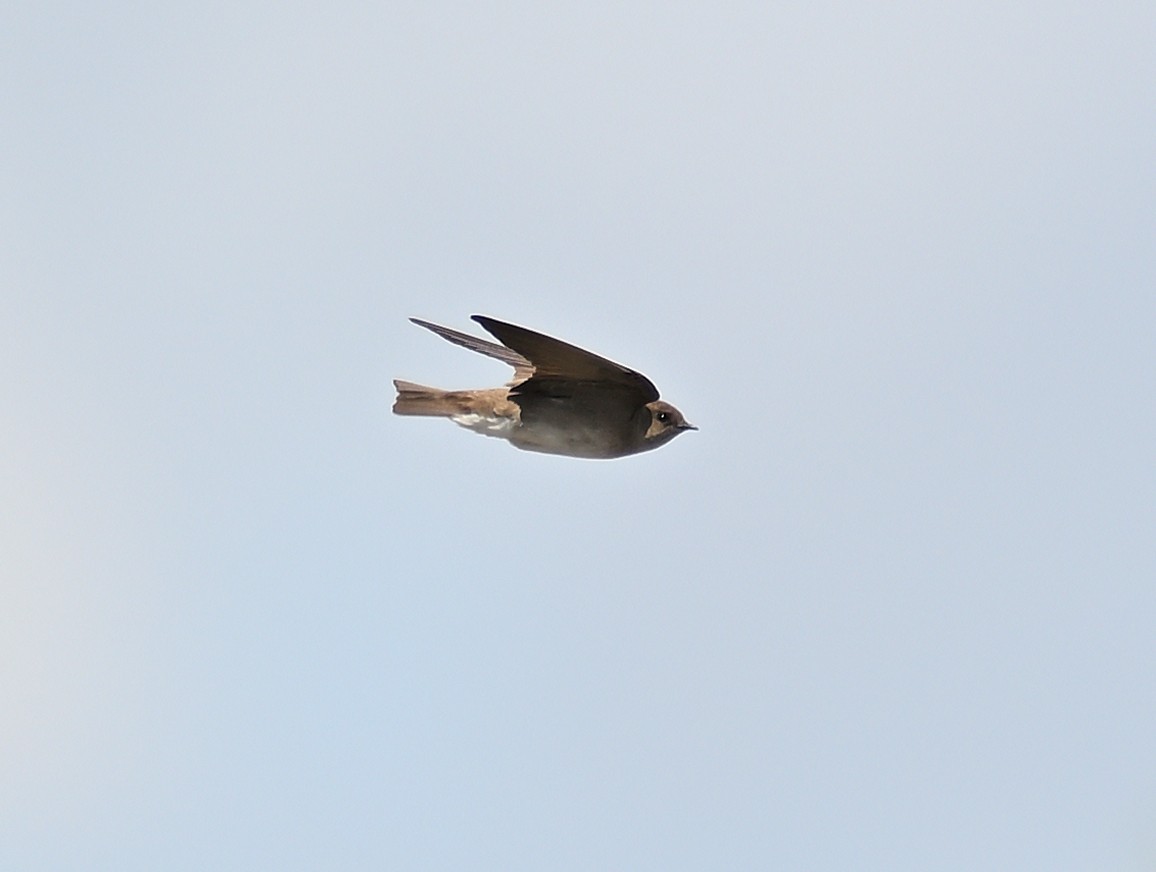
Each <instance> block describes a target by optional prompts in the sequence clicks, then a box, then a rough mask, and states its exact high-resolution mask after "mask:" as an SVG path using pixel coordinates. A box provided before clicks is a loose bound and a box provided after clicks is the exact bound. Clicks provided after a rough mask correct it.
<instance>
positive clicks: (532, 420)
mask: <svg viewBox="0 0 1156 872" xmlns="http://www.w3.org/2000/svg"><path fill="white" fill-rule="evenodd" d="M473 320H474V321H476V322H477V323H478V324H480V325H481V326H482V327H483V328H485V330H486V331H487V332H488V333H490V334H491V335H492V336H494V337H495V338H496V339H497V340H498V341H499V342H501V343H502V344H501V345H498V344H496V343H494V342H490V341H488V340H486V339H479V338H478V337H476V336H471V335H469V334H468V333H461V332H459V331H457V330H453V329H451V328H449V327H442V326H440V325H438V324H432V323H430V322H429V321H423V320H421V319H420V318H410V321H411V322H413V323H414V324H417V325H418V326H419V327H424V328H425V329H427V330H431V331H433V332H434V333H436V334H437V335H438V336H440V337H442V338H443V339H445V340H447V341H449V342H452V343H454V344H455V345H460V346H462V347H463V348H468V349H470V350H471V351H476V352H478V353H479V354H484V355H486V356H488V357H493V358H496V359H497V360H500V361H502V362H503V363H506V364H509V365H510V366H512V367H513V368H514V378H513V379H512V380H511V381H510V382H509V383H508V384H506V385H505V386H504V387H500V388H486V389H482V390H464V391H443V390H440V389H438V388H431V387H426V386H425V385H420V384H415V383H413V382H409V381H403V380H401V379H395V380H394V382H393V384H394V387H395V388H397V400H396V402H395V403H394V405H393V412H394V414H396V415H413V416H426V417H436V418H449V419H450V420H451V421H453V422H454V423H456V424H458V425H460V426H462V427H465V428H466V429H467V430H472V431H473V432H475V433H481V434H483V435H486V436H494V437H497V438H500V439H505V440H506V441H508V442H509V443H510V444H511V445H513V446H514V447H515V448H520V449H522V450H523V451H536V452H540V453H543V454H558V455H563V456H566V457H581V458H590V459H600V460H608V459H612V458H617V457H626V456H628V455H631V454H639V453H641V452H643V451H651V450H653V449H655V448H659V447H661V446H663V445H665V444H666V443H667V442H669V441H670V440H672V439H673V438H674V437H675V436H678V435H679V434H680V433H684V432H686V431H687V430H697V429H698V427H696V426H694V425H693V424H691V423H689V422H688V421H687V420H686V418H684V417H683V415H682V412H680V411H679V410H678V409H676V408H675V407H674V406H672V405H671V404H670V403H667V402H664V401H663V400H660V399H659V398H658V396H659V395H658V388H656V387H655V386H654V383H653V382H651V381H650V379H648V378H647V377H646V376H644V375H642V374H641V373H638V372H635V371H634V370H632V369H628V368H627V367H625V366H622V365H621V364H618V363H614V362H613V361H611V360H607V359H606V358H604V357H599V356H598V355H597V354H593V353H591V352H589V351H585V350H584V349H581V348H578V347H577V346H575V345H570V344H569V343H567V342H562V341H561V340H559V339H554V338H553V337H550V336H546V335H544V334H542V333H536V332H534V331H533V330H528V329H526V328H525V327H518V326H517V325H515V324H507V323H506V322H504V321H499V320H497V319H496V318H490V317H487V316H485V315H474V316H473Z"/></svg>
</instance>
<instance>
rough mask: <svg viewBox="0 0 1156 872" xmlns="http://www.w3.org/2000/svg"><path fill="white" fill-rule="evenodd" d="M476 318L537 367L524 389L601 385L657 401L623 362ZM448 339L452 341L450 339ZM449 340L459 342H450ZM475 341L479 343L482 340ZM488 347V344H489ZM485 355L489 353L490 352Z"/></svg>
mask: <svg viewBox="0 0 1156 872" xmlns="http://www.w3.org/2000/svg"><path fill="white" fill-rule="evenodd" d="M473 319H474V320H475V321H477V322H478V323H479V324H481V325H482V326H483V327H485V328H486V330H488V331H489V332H490V333H491V334H493V335H494V336H496V337H497V338H498V339H499V340H500V341H501V343H502V344H503V345H505V346H507V347H508V348H512V349H513V350H514V351H515V352H517V354H518V355H519V356H520V357H522V358H523V359H525V360H528V361H529V362H530V364H531V365H532V366H533V367H534V370H533V372H534V376H533V379H531V381H530V383H528V384H526V385H525V386H524V387H525V388H531V387H532V386H533V383H534V382H535V381H537V380H539V379H540V380H543V381H554V380H563V381H582V382H601V383H604V384H609V385H615V386H618V387H625V388H630V389H631V390H633V391H636V392H637V393H638V394H639V397H640V399H641V401H642V402H643V403H650V402H653V401H654V400H657V399H658V388H656V387H655V386H654V384H653V383H652V382H651V381H650V379H648V378H647V377H646V376H644V375H642V374H641V373H637V372H635V371H634V370H632V369H627V368H626V367H625V366H623V365H622V364H620V363H615V362H614V361H612V360H607V359H606V358H604V357H599V356H598V355H597V354H591V353H590V352H589V351H585V350H583V349H581V348H578V347H577V346H575V345H570V344H569V343H566V342H562V341H561V340H559V339H554V338H552V337H550V336H544V335H542V334H541V333H535V332H534V331H533V330H527V329H526V328H525V327H517V326H515V325H513V324H506V323H505V322H503V321H495V320H494V319H493V318H487V317H486V316H485V315H474V316H473ZM423 326H428V325H423ZM431 329H432V328H431ZM440 329H445V328H440ZM446 338H447V339H450V337H448V336H447V337H446ZM450 341H451V342H454V341H457V340H455V339H450ZM473 341H474V342H478V341H479V340H476V339H475V340H473ZM460 344H464V343H460ZM485 344H486V345H489V343H485ZM467 347H469V346H467ZM477 350H480V349H477ZM482 353H483V354H489V352H488V351H483V352H482ZM494 356H495V357H496V356H497V355H494Z"/></svg>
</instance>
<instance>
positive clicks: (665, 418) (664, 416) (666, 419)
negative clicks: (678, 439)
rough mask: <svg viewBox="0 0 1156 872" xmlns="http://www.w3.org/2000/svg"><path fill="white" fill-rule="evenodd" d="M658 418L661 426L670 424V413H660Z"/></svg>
mask: <svg viewBox="0 0 1156 872" xmlns="http://www.w3.org/2000/svg"><path fill="white" fill-rule="evenodd" d="M657 417H658V421H659V423H660V424H669V423H670V412H659V413H658V416H657Z"/></svg>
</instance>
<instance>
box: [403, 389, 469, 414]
mask: <svg viewBox="0 0 1156 872" xmlns="http://www.w3.org/2000/svg"><path fill="white" fill-rule="evenodd" d="M393 386H394V387H395V388H397V400H396V401H395V402H394V404H393V413H394V414H395V415H425V416H430V417H435V418H448V417H450V416H451V415H458V414H461V413H462V411H463V408H462V405H463V404H462V402H461V400H460V399H458V398H457V397H455V395H454V392H453V391H443V390H438V389H437V388H428V387H426V386H425V385H418V384H414V383H413V382H407V381H402V380H401V379H394V380H393Z"/></svg>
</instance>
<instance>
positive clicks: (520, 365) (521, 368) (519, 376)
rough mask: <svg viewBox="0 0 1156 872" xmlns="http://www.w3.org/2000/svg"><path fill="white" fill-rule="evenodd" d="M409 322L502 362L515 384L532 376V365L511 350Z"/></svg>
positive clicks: (416, 321)
mask: <svg viewBox="0 0 1156 872" xmlns="http://www.w3.org/2000/svg"><path fill="white" fill-rule="evenodd" d="M409 320H410V321H412V322H413V323H414V324H417V325H418V326H419V327H424V328H425V329H426V330H432V331H433V332H434V333H436V334H437V335H438V336H440V337H441V338H442V339H445V340H448V341H449V342H452V343H453V344H454V345H460V346H462V348H468V349H469V350H470V351H476V352H478V353H479V354H484V355H486V356H487V357H494V358H497V359H498V360H500V361H502V363H508V364H509V365H510V366H512V367H513V368H514V381H515V382H520V381H525V380H526V379H528V378H529V377H530V376H532V375H533V374H534V365H533V364H532V363H530V361H528V360H526V358H524V357H523V356H522V355H520V354H518V352H517V351H514V350H513V349H512V348H506V347H505V346H504V345H497V344H495V343H493V342H489V341H487V340H485V339H478V337H476V336H470V335H469V334H468V333H461V332H459V331H457V330H451V329H450V328H449V327H442V326H441V325H440V324H431V323H430V322H429V321H422V320H421V319H420V318H410V319H409Z"/></svg>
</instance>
